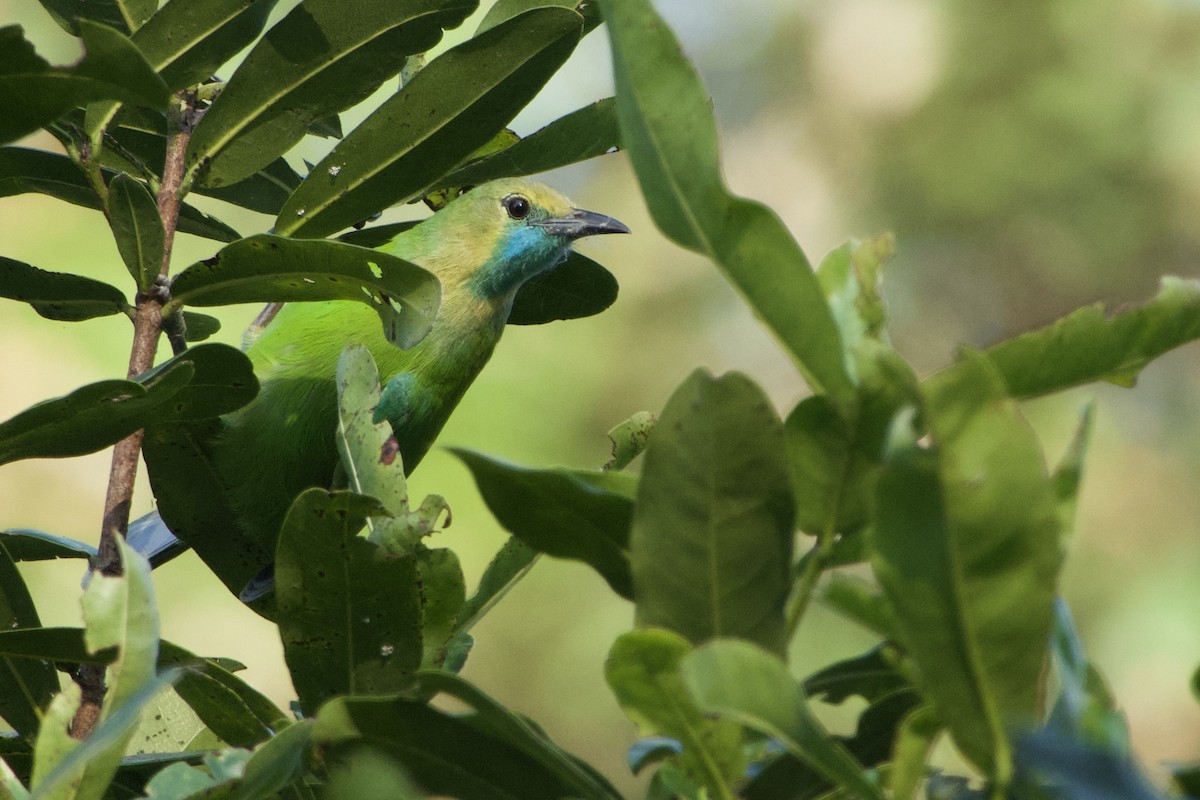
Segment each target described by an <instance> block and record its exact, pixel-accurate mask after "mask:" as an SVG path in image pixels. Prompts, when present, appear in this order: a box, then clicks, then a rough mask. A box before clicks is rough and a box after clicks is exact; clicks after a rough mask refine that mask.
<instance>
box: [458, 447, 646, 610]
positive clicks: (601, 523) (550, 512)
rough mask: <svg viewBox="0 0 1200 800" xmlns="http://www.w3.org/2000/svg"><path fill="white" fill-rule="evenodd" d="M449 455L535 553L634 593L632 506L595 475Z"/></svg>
mask: <svg viewBox="0 0 1200 800" xmlns="http://www.w3.org/2000/svg"><path fill="white" fill-rule="evenodd" d="M452 452H453V453H454V454H455V455H457V456H458V457H459V458H461V459H462V460H463V462H464V463H465V464H466V465H467V466H468V467H469V468H470V470H471V474H472V475H473V476H474V478H475V483H476V484H477V485H478V486H479V492H480V494H482V495H483V499H484V502H486V503H487V504H488V508H489V509H491V512H492V513H493V514H494V515H495V516H496V519H497V520H499V522H500V524H501V525H503V526H504V529H505V530H507V531H508V532H509V533H511V534H512V535H513V536H516V537H517V538H519V539H521V540H522V541H523V542H525V543H526V544H527V545H529V546H530V547H532V548H533V549H535V550H538V551H539V552H542V553H546V554H547V555H552V556H556V557H558V558H571V559H575V560H578V561H583V562H584V563H585V564H587V565H588V566H590V567H592V568H593V569H595V570H596V571H597V572H599V573H600V575H601V576H602V577H603V578H604V579H605V580H606V581H608V585H609V586H611V587H612V589H613V591H615V592H616V593H617V594H619V595H621V596H622V597H626V598H630V597H632V595H633V584H632V581H631V578H630V574H629V525H630V520H631V518H632V515H633V503H632V502H630V500H629V498H627V497H624V496H622V495H620V494H616V493H614V492H611V491H608V490H606V488H605V487H604V486H603V485H602V484H598V482H597V481H598V480H599V479H600V476H604V475H605V473H596V474H595V475H594V476H592V477H591V479H589V476H588V475H587V474H586V473H580V472H576V471H572V470H566V469H541V470H538V469H526V468H524V467H516V466H513V465H511V464H505V463H504V462H501V461H496V460H495V459H492V458H488V457H487V456H484V455H481V454H479V453H474V452H472V451H470V450H460V449H457V448H456V449H453V450H452Z"/></svg>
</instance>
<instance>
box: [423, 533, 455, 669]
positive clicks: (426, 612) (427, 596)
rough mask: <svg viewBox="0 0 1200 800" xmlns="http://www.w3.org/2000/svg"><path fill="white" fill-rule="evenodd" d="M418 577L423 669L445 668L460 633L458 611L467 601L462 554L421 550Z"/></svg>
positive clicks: (448, 551)
mask: <svg viewBox="0 0 1200 800" xmlns="http://www.w3.org/2000/svg"><path fill="white" fill-rule="evenodd" d="M417 577H418V580H419V581H420V585H421V593H420V598H421V638H422V640H423V642H424V650H423V651H422V656H421V668H422V669H442V667H443V665H444V664H445V663H446V661H447V658H448V657H449V655H450V651H451V650H452V649H453V646H452V644H451V640H452V639H453V638H454V637H455V635H457V634H458V633H459V631H458V630H457V629H456V627H455V623H456V622H457V620H458V615H459V614H460V613H461V612H462V609H463V605H464V604H465V603H466V601H467V587H466V580H465V579H464V577H463V571H462V564H460V563H459V560H458V555H457V554H456V553H455V552H454V551H453V550H449V549H446V548H434V549H428V548H424V547H423V548H421V549H419V550H418V551H417Z"/></svg>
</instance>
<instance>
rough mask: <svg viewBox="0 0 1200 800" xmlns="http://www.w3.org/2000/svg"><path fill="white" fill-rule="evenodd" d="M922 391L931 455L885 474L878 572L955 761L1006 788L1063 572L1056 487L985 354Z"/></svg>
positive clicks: (901, 456)
mask: <svg viewBox="0 0 1200 800" xmlns="http://www.w3.org/2000/svg"><path fill="white" fill-rule="evenodd" d="M923 393H924V395H925V408H924V412H923V413H924V416H925V419H926V423H927V425H928V428H929V431H930V435H931V437H932V439H933V447H932V448H929V449H923V448H920V447H917V446H915V445H910V446H907V447H904V446H902V447H901V448H900V449H898V451H897V452H895V453H894V454H893V455H892V456H891V458H890V459H889V460H888V462H887V463H886V464H885V466H884V470H883V473H882V474H881V476H880V479H879V483H878V487H877V494H876V502H877V511H876V519H875V527H874V529H873V534H874V535H873V537H872V544H873V551H874V552H873V554H872V559H871V560H872V565H873V567H874V569H875V573H876V575H877V577H878V578H879V581H880V583H881V584H882V586H883V589H884V593H885V595H886V596H887V597H888V599H889V601H890V605H891V606H892V608H893V609H894V610H895V617H896V626H897V633H898V634H899V642H900V644H901V645H902V646H903V647H904V649H905V651H906V652H907V653H908V655H909V656H910V657H911V658H912V659H913V661H915V662H916V666H917V670H916V677H917V680H918V685H919V688H920V689H921V690H922V692H923V693H924V694H925V696H926V697H927V698H928V699H929V700H930V701H931V702H932V704H933V706H934V708H935V709H936V711H937V713H938V715H939V716H940V717H941V718H942V719H943V720H944V721H945V722H946V725H947V726H948V727H949V729H950V732H951V734H952V735H953V737H954V741H955V743H956V744H957V745H958V747H959V749H960V750H961V751H962V752H963V754H964V755H965V756H966V757H967V758H968V759H970V760H971V761H972V762H973V763H974V764H975V765H976V766H978V767H979V768H980V769H981V770H982V771H984V773H985V774H987V775H989V776H996V775H999V776H1001V780H1003V776H1005V775H1007V774H1010V773H1009V769H1010V767H1009V766H1008V764H1009V761H1010V759H1011V750H1010V746H1009V742H1008V739H1007V734H1006V726H1009V725H1013V724H1019V722H1020V721H1022V720H1024V721H1031V720H1032V719H1033V718H1034V717H1035V715H1036V713H1037V703H1038V693H1039V688H1038V687H1039V685H1040V681H1039V675H1040V674H1041V670H1042V666H1043V663H1044V661H1045V656H1046V643H1047V640H1048V637H1049V635H1050V629H1051V616H1052V605H1053V599H1054V594H1055V584H1056V579H1057V574H1058V567H1059V563H1060V553H1059V543H1058V536H1057V527H1058V526H1057V508H1056V501H1055V497H1054V490H1053V485H1052V483H1051V481H1050V479H1049V477H1048V476H1047V474H1046V468H1045V465H1044V463H1043V462H1042V455H1041V452H1040V449H1039V446H1038V441H1037V438H1036V436H1035V435H1034V433H1033V431H1032V430H1031V429H1030V427H1029V425H1028V423H1027V422H1026V421H1025V420H1024V419H1023V418H1022V416H1021V414H1020V412H1019V411H1018V409H1017V407H1016V404H1015V403H1014V402H1013V401H1012V400H1010V399H1008V398H1007V396H1006V389H1005V385H1004V382H1003V380H1002V378H1001V376H1000V375H999V374H998V373H997V372H996V370H995V369H994V368H993V367H992V366H991V363H990V362H989V361H988V360H987V359H986V358H985V357H982V356H979V355H976V354H970V355H968V356H967V357H966V358H965V359H964V361H963V362H962V366H960V367H958V368H956V369H954V370H952V371H949V372H944V373H942V374H940V375H938V376H935V377H934V378H932V379H931V380H929V381H926V385H925V386H924V387H923ZM1013 498H1020V499H1021V502H1019V503H1015V502H1013ZM915 542H920V543H921V546H920V547H917V546H914V543H915Z"/></svg>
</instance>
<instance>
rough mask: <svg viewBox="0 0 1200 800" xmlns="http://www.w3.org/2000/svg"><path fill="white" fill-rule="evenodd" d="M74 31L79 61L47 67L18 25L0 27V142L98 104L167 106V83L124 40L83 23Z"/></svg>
mask: <svg viewBox="0 0 1200 800" xmlns="http://www.w3.org/2000/svg"><path fill="white" fill-rule="evenodd" d="M79 31H80V34H81V35H82V37H83V45H84V48H85V49H86V53H85V55H84V57H83V58H82V59H81V60H80V61H79V62H78V63H77V64H74V65H73V66H70V67H52V66H50V64H49V63H47V62H46V60H45V59H43V58H42V57H41V56H39V55H37V53H35V52H34V49H33V45H32V44H30V43H29V42H28V41H27V40H26V39H25V37H24V36H23V35H22V30H21V27H20V26H18V25H11V26H8V27H4V28H0V143H3V142H11V141H13V140H14V139H19V138H21V137H22V136H24V135H26V134H29V133H32V132H33V131H35V130H37V129H38V128H40V127H42V126H43V125H46V124H48V123H50V122H52V121H54V120H55V119H57V118H59V117H61V116H62V115H63V114H65V113H67V112H68V111H70V110H71V109H73V108H75V107H76V106H80V105H86V104H87V103H91V102H94V101H97V100H108V99H113V100H120V101H122V102H126V103H132V104H135V105H145V106H150V107H151V108H163V107H165V106H166V103H167V87H166V84H164V83H163V82H162V80H161V79H160V78H159V77H158V76H157V75H155V74H154V70H152V69H151V68H150V65H149V64H147V63H146V59H145V58H144V57H143V56H142V54H141V53H140V52H139V51H138V49H137V47H136V46H135V45H133V44H132V43H131V42H130V41H129V39H128V38H127V37H126V36H124V35H123V34H121V33H118V32H117V31H116V30H114V29H112V28H110V27H108V26H106V25H102V24H97V23H94V22H88V21H87V20H80V21H79Z"/></svg>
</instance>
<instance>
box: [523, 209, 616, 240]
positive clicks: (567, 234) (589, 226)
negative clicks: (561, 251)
mask: <svg viewBox="0 0 1200 800" xmlns="http://www.w3.org/2000/svg"><path fill="white" fill-rule="evenodd" d="M534 224H535V225H537V226H539V227H541V228H542V229H544V230H545V231H546V232H547V233H551V234H553V235H555V236H562V237H563V238H565V239H580V238H582V237H584V236H596V235H597V234H601V233H629V227H628V226H627V225H626V224H625V223H624V222H621V221H620V220H615V219H613V218H612V217H610V216H608V215H606V214H597V213H596V212H595V211H584V210H583V209H582V208H572V209H571V210H570V211H568V212H567V213H566V214H565V215H564V216H561V217H554V218H551V219H543V220H539V221H538V222H535V223H534Z"/></svg>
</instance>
